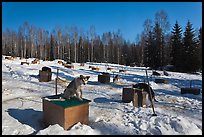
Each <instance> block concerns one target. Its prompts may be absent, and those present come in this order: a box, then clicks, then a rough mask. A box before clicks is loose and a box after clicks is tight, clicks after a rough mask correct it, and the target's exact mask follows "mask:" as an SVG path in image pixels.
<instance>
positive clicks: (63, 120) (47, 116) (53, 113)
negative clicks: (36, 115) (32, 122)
mask: <svg viewBox="0 0 204 137" xmlns="http://www.w3.org/2000/svg"><path fill="white" fill-rule="evenodd" d="M46 98H49V99H50V100H47V99H46ZM56 98H59V96H58V95H54V96H48V97H43V98H42V100H43V121H44V123H45V125H46V126H49V125H53V124H59V125H60V126H62V127H63V128H64V129H65V130H67V129H70V128H71V127H72V126H73V125H74V124H76V123H78V122H80V123H82V124H86V125H88V124H89V102H90V100H87V99H83V101H80V100H78V99H77V98H71V99H66V100H64V101H60V100H52V99H56Z"/></svg>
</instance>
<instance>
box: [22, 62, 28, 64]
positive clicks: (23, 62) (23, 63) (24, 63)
mask: <svg viewBox="0 0 204 137" xmlns="http://www.w3.org/2000/svg"><path fill="white" fill-rule="evenodd" d="M24 64H27V65H29V63H28V62H21V65H24Z"/></svg>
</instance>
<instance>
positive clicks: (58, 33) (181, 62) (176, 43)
mask: <svg viewBox="0 0 204 137" xmlns="http://www.w3.org/2000/svg"><path fill="white" fill-rule="evenodd" d="M143 28H144V29H143V31H142V32H141V33H140V34H138V35H137V36H136V42H130V41H129V40H125V39H124V38H123V36H122V33H121V31H120V29H118V31H116V32H104V33H103V34H102V35H99V34H96V30H95V26H94V25H91V26H90V28H89V30H88V31H84V30H83V28H80V29H79V28H78V27H77V26H63V27H62V26H56V27H54V28H53V30H52V31H51V32H49V31H48V30H45V29H43V28H40V27H36V26H34V25H31V24H29V23H28V22H27V21H25V22H24V24H22V26H19V28H18V31H14V30H11V29H9V28H7V29H6V30H5V31H3V32H2V54H3V55H8V56H13V57H15V56H17V57H21V58H38V59H41V60H47V61H52V60H55V59H63V60H65V61H67V62H68V63H72V62H73V63H76V62H78V63H83V62H98V63H102V62H103V63H105V62H107V63H116V64H123V65H127V66H129V65H130V66H144V67H150V68H152V69H163V67H164V66H167V65H171V66H173V67H174V71H179V72H196V71H202V27H200V28H196V29H195V28H193V24H191V22H190V20H188V22H186V26H185V28H182V27H181V26H180V25H179V21H176V22H175V24H174V25H173V27H170V23H169V20H168V14H167V13H166V12H165V11H164V10H161V11H158V12H156V14H155V17H154V20H152V19H146V20H145V21H144V24H143ZM133 29H135V31H136V29H137V27H136V26H135V28H133Z"/></svg>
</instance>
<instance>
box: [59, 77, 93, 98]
mask: <svg viewBox="0 0 204 137" xmlns="http://www.w3.org/2000/svg"><path fill="white" fill-rule="evenodd" d="M89 78H90V76H83V75H80V76H79V77H76V78H74V79H73V80H72V81H71V82H70V83H69V85H68V86H67V87H66V89H65V90H64V93H62V95H61V96H62V98H64V99H70V98H72V97H77V98H78V99H79V100H81V101H82V100H83V99H82V90H81V85H83V84H84V85H86V83H87V82H88V80H89Z"/></svg>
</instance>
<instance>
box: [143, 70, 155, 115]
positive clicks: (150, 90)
mask: <svg viewBox="0 0 204 137" xmlns="http://www.w3.org/2000/svg"><path fill="white" fill-rule="evenodd" d="M145 71H146V77H147V83H148V86H149V94H150V102H151V105H152V109H153V112H154V114H152V116H157V115H156V113H155V111H154V103H153V101H152V93H151V90H150V85H149V80H148V74H147V69H145Z"/></svg>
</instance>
